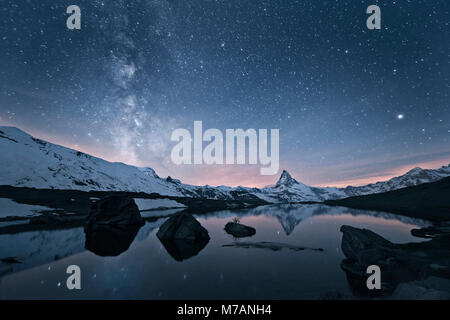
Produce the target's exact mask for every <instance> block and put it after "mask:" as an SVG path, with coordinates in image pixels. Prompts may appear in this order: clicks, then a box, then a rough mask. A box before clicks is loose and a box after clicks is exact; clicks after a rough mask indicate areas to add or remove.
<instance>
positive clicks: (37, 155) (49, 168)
mask: <svg viewBox="0 0 450 320" xmlns="http://www.w3.org/2000/svg"><path fill="white" fill-rule="evenodd" d="M0 150H2V152H1V153H0V163H2V166H1V167H0V185H9V186H15V187H34V188H39V189H45V188H48V189H63V190H68V189H70V190H83V191H91V190H101V191H129V192H145V193H148V194H150V193H159V194H160V195H166V196H183V197H193V198H200V199H203V200H204V199H219V200H240V201H246V202H248V203H256V202H258V203H263V201H261V200H264V201H267V202H269V203H289V202H291V203H293V202H305V201H324V200H329V199H342V198H346V197H350V196H358V195H366V194H373V193H379V192H385V191H391V190H396V189H400V188H405V187H409V186H414V185H418V184H422V183H427V182H432V181H437V180H439V179H443V178H445V177H448V176H450V166H446V167H442V168H440V169H437V170H423V169H420V168H415V169H413V170H410V171H409V172H407V173H406V174H404V175H402V176H399V177H396V178H393V179H391V180H389V181H384V182H378V183H375V184H370V185H366V186H361V187H347V188H332V187H331V188H316V187H311V186H308V185H305V184H303V183H301V182H299V181H297V180H295V179H294V178H292V177H291V175H290V174H289V173H288V172H287V171H283V173H282V174H281V177H280V179H279V180H278V182H277V183H276V185H275V186H273V187H266V188H262V189H258V188H246V187H237V188H231V187H226V186H220V187H211V186H192V185H187V184H183V183H181V181H179V180H176V179H172V178H170V177H168V178H167V179H163V178H160V177H159V176H158V175H157V174H156V173H155V171H154V170H153V169H152V168H148V167H147V168H138V167H134V166H129V165H126V164H123V163H111V162H108V161H105V160H103V159H100V158H96V157H93V156H90V155H87V154H85V153H82V152H80V151H76V150H72V149H69V148H65V147H62V146H59V145H55V144H52V143H49V142H46V141H43V140H39V139H36V138H33V137H32V136H30V135H28V134H27V133H25V132H23V131H21V130H19V129H17V128H12V127H0Z"/></svg>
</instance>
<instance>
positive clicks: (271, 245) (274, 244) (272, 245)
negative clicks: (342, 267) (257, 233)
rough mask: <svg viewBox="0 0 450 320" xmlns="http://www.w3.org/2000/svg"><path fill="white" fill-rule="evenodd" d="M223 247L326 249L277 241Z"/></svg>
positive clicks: (294, 249) (243, 243) (274, 249)
mask: <svg viewBox="0 0 450 320" xmlns="http://www.w3.org/2000/svg"><path fill="white" fill-rule="evenodd" d="M223 247H234V248H246V249H249V248H255V249H267V250H272V251H280V250H282V249H288V250H292V251H303V250H312V251H324V250H323V249H322V248H317V249H315V248H307V247H300V246H294V245H291V244H288V243H277V242H267V241H261V242H234V243H232V244H224V245H223Z"/></svg>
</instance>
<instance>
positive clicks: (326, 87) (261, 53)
mask: <svg viewBox="0 0 450 320" xmlns="http://www.w3.org/2000/svg"><path fill="white" fill-rule="evenodd" d="M72 4H76V5H78V6H79V7H80V8H81V19H82V29H81V30H68V29H67V27H66V19H67V18H68V16H69V15H68V14H67V13H66V8H67V7H68V6H69V5H72ZM372 4H377V5H379V6H380V8H381V15H382V29H381V30H368V29H367V27H366V19H367V17H368V15H367V14H366V9H367V7H368V6H369V5H372ZM449 34H450V2H449V1H448V0H433V1H429V0H423V1H422V0H397V1H375V0H370V1H358V0H351V1H350V0H348V1H345V0H335V1H327V0H321V1H317V0H297V1H294V0H284V1H275V0H271V1H269V0H226V1H225V0H183V1H178V0H133V1H131V0H129V1H125V0H114V1H113V0H103V1H100V0H70V1H65V0H58V1H54V0H51V1H50V0H21V1H16V0H3V1H2V5H1V7H0V57H1V59H0V125H10V126H16V127H19V128H21V129H22V130H25V131H27V132H29V133H31V134H33V135H35V136H38V137H40V138H42V139H45V140H48V141H51V142H54V143H59V144H62V145H64V146H67V147H71V148H75V149H78V150H82V151H84V152H88V153H90V154H93V155H95V156H99V157H102V158H104V159H107V160H110V161H121V162H125V163H127V164H133V165H139V166H151V167H153V168H154V169H155V170H156V171H157V173H158V174H159V175H160V176H167V175H171V176H172V177H177V178H180V179H181V180H182V181H183V182H187V183H193V184H210V185H220V184H226V185H232V186H235V185H246V186H264V185H268V184H272V183H274V182H275V181H276V180H277V177H278V176H261V175H260V174H259V169H260V165H253V166H249V165H244V166H237V165H232V166H230V165H223V166H208V165H196V166H194V165H181V166H175V165H174V164H172V162H171V159H170V152H171V149H172V147H173V146H174V145H175V143H174V142H171V141H170V136H171V133H172V131H173V130H174V129H176V128H186V129H189V130H191V131H192V128H193V121H194V120H202V121H203V126H204V128H205V129H206V128H218V129H220V130H223V131H225V129H227V128H230V129H234V128H243V129H248V128H255V129H259V128H266V129H280V173H281V170H282V169H287V170H288V171H289V172H291V174H292V175H293V176H294V177H296V178H297V179H298V180H300V181H302V182H304V183H307V184H311V185H317V186H325V185H336V186H344V185H348V184H353V185H359V184H363V183H367V182H372V181H379V180H384V179H386V178H389V177H391V176H393V175H397V174H402V173H404V172H405V171H407V170H408V169H411V168H413V167H415V166H417V165H421V166H423V167H430V168H434V167H439V166H441V165H444V164H448V163H450V144H449V142H450V141H449V137H450V102H449V101H450V99H449V95H450V37H449Z"/></svg>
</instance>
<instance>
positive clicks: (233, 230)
mask: <svg viewBox="0 0 450 320" xmlns="http://www.w3.org/2000/svg"><path fill="white" fill-rule="evenodd" d="M225 231H226V232H227V233H228V234H231V235H232V236H233V237H235V238H244V237H251V236H253V235H255V234H256V229H255V228H252V227H248V226H245V225H243V224H240V223H236V222H228V223H227V224H226V225H225Z"/></svg>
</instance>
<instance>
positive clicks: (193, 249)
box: [160, 239, 209, 261]
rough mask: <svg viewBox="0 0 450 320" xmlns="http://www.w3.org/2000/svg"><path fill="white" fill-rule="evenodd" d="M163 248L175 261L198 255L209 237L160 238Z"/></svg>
mask: <svg viewBox="0 0 450 320" xmlns="http://www.w3.org/2000/svg"><path fill="white" fill-rule="evenodd" d="M160 241H161V243H162V244H163V246H164V248H165V249H166V250H167V252H168V253H169V254H170V256H171V257H172V258H174V259H175V260H176V261H183V260H186V259H189V258H192V257H193V256H196V255H198V253H199V252H200V251H202V250H203V249H204V248H205V247H206V245H207V244H208V242H209V239H203V240H198V241H190V240H175V239H173V240H160Z"/></svg>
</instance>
